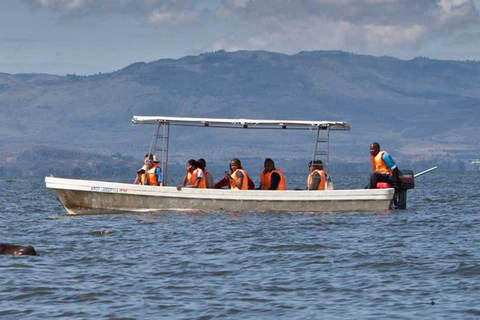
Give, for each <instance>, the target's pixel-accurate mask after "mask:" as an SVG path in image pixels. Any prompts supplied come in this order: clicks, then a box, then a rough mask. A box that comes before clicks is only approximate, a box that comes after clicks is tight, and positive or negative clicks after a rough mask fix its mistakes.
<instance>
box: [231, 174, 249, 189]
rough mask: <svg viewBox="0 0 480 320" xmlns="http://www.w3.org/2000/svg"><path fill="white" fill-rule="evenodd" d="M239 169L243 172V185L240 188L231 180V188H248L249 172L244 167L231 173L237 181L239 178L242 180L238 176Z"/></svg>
mask: <svg viewBox="0 0 480 320" xmlns="http://www.w3.org/2000/svg"><path fill="white" fill-rule="evenodd" d="M237 171H240V172H241V173H242V174H243V181H242V187H241V188H238V187H237V186H236V185H235V184H234V183H233V181H230V189H232V190H248V175H247V172H246V171H245V170H243V169H237V170H235V171H234V172H233V173H232V174H231V177H232V179H233V180H235V182H238V180H240V179H239V178H238V177H237Z"/></svg>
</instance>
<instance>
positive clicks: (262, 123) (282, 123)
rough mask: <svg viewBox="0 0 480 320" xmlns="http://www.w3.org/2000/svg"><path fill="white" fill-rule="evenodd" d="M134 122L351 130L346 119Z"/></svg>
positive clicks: (137, 120) (140, 120) (142, 119)
mask: <svg viewBox="0 0 480 320" xmlns="http://www.w3.org/2000/svg"><path fill="white" fill-rule="evenodd" d="M132 123H133V124H157V123H169V124H170V125H176V126H203V127H214V128H239V129H297V130H302V129H303V130H309V129H316V128H318V127H320V128H324V129H327V128H330V129H333V130H350V124H349V123H347V122H344V121H315V120H312V121H300V120H258V119H220V118H185V117H164V116H133V118H132Z"/></svg>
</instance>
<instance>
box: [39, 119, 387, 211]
mask: <svg viewBox="0 0 480 320" xmlns="http://www.w3.org/2000/svg"><path fill="white" fill-rule="evenodd" d="M132 122H133V123H134V124H151V125H155V127H154V134H153V137H152V143H151V145H150V153H153V152H154V151H161V152H162V157H161V161H160V166H161V168H162V172H163V174H164V184H165V186H162V187H158V186H148V185H135V184H127V183H116V182H103V181H92V180H79V179H65V178H57V177H46V178H45V183H46V186H47V188H49V189H52V190H53V192H55V193H56V194H57V196H58V199H59V200H60V202H61V203H62V204H63V206H64V207H65V209H66V210H67V212H68V213H69V214H101V213H118V212H148V211H159V210H181V211H186V210H199V211H218V210H226V211H275V212H318V213H323V212H354V211H369V212H375V211H384V210H388V209H389V208H390V206H391V203H392V199H393V196H394V189H392V188H385V189H353V190H325V191H312V190H284V191H278V190H275V191H273V190H230V189H195V188H188V189H182V190H181V191H178V190H177V189H176V187H170V186H166V185H167V184H168V183H167V179H168V146H169V138H170V137H169V135H170V126H197V127H216V128H230V129H271V130H274V129H280V130H311V131H313V130H314V131H316V140H315V148H314V153H313V157H312V160H315V159H316V157H317V156H319V155H322V156H324V157H325V160H326V161H325V168H326V170H327V171H328V167H329V144H330V142H329V139H330V130H349V129H350V125H349V124H348V123H347V122H343V121H294V120H253V119H216V118H183V117H163V116H134V117H133V119H132ZM159 142H160V143H159Z"/></svg>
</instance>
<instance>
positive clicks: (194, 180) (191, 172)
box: [177, 159, 207, 191]
mask: <svg viewBox="0 0 480 320" xmlns="http://www.w3.org/2000/svg"><path fill="white" fill-rule="evenodd" d="M186 167H187V173H186V174H185V177H184V178H183V182H182V185H180V186H177V190H178V191H180V190H182V188H206V187H207V184H206V183H205V178H204V175H203V171H202V169H200V168H199V167H198V164H197V161H195V160H194V159H190V160H188V161H187V165H186ZM187 182H188V185H187Z"/></svg>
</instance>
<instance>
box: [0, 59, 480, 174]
mask: <svg viewBox="0 0 480 320" xmlns="http://www.w3.org/2000/svg"><path fill="white" fill-rule="evenodd" d="M133 115H164V116H189V117H209V118H251V119H283V120H287V119H288V120H341V121H347V122H349V123H350V124H351V130H350V131H349V132H332V134H331V154H332V155H331V162H332V168H333V167H334V165H335V163H338V165H337V168H343V169H348V168H349V167H350V168H355V170H368V169H369V162H368V161H369V153H368V149H369V144H370V143H371V142H373V141H377V142H379V143H380V144H381V146H382V148H385V149H386V150H387V151H389V153H390V154H391V155H392V156H393V157H394V159H396V160H397V162H399V163H402V162H403V163H405V164H408V165H410V166H415V165H416V164H417V165H418V166H424V165H428V164H432V165H435V164H437V163H440V162H441V163H442V164H444V166H446V167H450V168H453V169H464V168H469V167H468V164H469V163H470V162H471V160H472V159H476V158H480V155H479V154H480V138H479V134H478V123H479V121H480V63H479V62H476V61H442V60H433V59H429V58H424V57H419V58H415V59H412V60H401V59H397V58H394V57H387V56H384V57H375V56H366V55H358V54H353V53H348V52H342V51H312V52H300V53H298V54H295V55H286V54H280V53H274V52H266V51H237V52H225V51H217V52H209V53H204V54H200V55H197V56H186V57H183V58H180V59H162V60H157V61H153V62H149V63H145V62H138V63H133V64H131V65H129V66H127V67H125V68H123V69H121V70H119V71H116V72H113V73H107V74H101V73H99V74H95V75H88V76H83V75H75V74H70V75H66V76H58V75H48V74H6V73H0V147H1V149H2V152H1V155H0V175H2V174H3V175H8V174H9V172H12V170H16V171H15V172H19V174H20V175H35V174H48V173H53V174H59V173H65V174H70V175H74V176H75V175H82V174H85V173H86V172H88V174H95V173H105V168H110V167H111V166H112V165H113V167H115V166H116V165H118V166H117V169H118V168H119V167H122V169H121V170H119V172H127V171H128V170H130V169H132V170H134V168H135V167H136V166H137V165H138V164H139V163H141V162H142V157H143V154H144V153H145V152H146V151H147V150H148V148H149V145H150V141H151V133H152V128H151V127H149V126H132V124H131V119H132V116H133ZM314 140H315V135H314V133H310V132H308V133H296V132H294V133H291V134H290V133H280V132H268V133H266V132H264V131H261V132H259V131H248V130H233V131H228V130H223V131H222V130H220V129H212V130H204V129H195V130H192V129H186V128H181V129H179V128H175V130H172V132H171V141H170V142H171V154H170V159H171V161H172V163H173V164H175V165H181V164H183V163H185V162H186V160H188V159H189V158H200V157H204V158H207V161H208V160H210V161H211V163H214V164H219V165H222V164H224V163H226V162H228V159H231V158H233V157H238V158H241V159H252V160H253V159H255V161H260V164H258V163H255V165H257V166H258V165H260V166H261V159H263V158H266V157H273V158H274V159H277V160H278V161H280V162H281V163H282V162H283V166H284V167H289V166H290V167H292V168H300V166H302V168H303V164H304V163H306V162H308V160H309V159H310V158H311V154H312V151H313V143H314ZM72 154H73V155H75V160H76V161H72V160H73V159H72V157H71V155H72ZM26 157H33V159H29V161H34V162H35V163H37V165H38V166H37V165H35V170H23V171H22V170H20V171H18V170H17V168H23V165H22V163H24V161H25V158H26ZM92 159H96V160H95V161H97V162H98V170H96V169H95V170H90V169H86V168H87V167H88V168H94V167H95V166H93V167H92V166H88V165H87V162H88V161H89V160H92ZM114 159H117V160H114ZM118 159H122V160H121V161H120V162H117V161H118ZM30 163H31V162H30ZM250 165H253V164H250ZM225 166H226V165H225ZM60 167H61V168H64V169H65V168H68V170H63V171H62V170H59V169H58V168H60ZM75 170H76V171H75ZM79 170H80V171H79ZM110 170H113V171H115V169H110ZM107 171H108V172H112V171H109V170H107Z"/></svg>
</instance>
